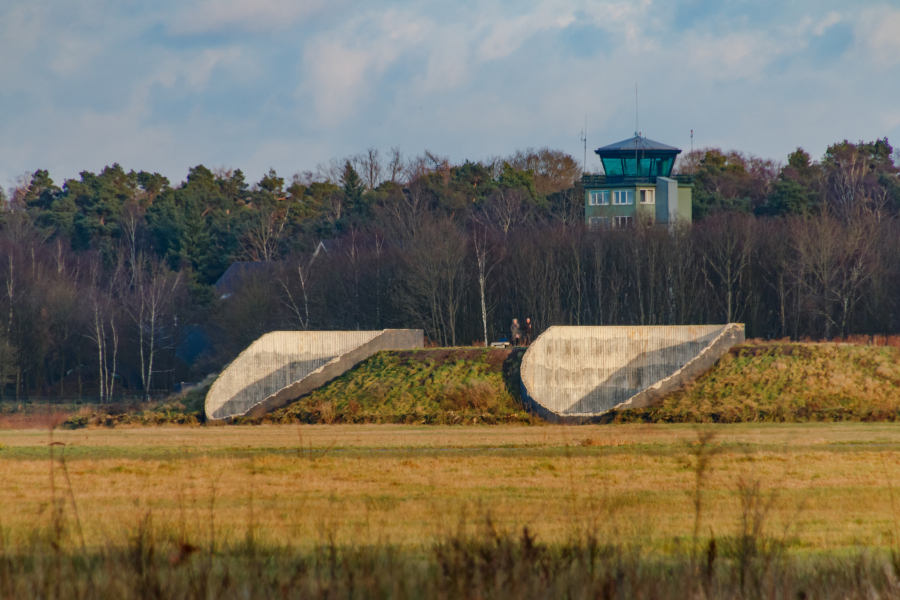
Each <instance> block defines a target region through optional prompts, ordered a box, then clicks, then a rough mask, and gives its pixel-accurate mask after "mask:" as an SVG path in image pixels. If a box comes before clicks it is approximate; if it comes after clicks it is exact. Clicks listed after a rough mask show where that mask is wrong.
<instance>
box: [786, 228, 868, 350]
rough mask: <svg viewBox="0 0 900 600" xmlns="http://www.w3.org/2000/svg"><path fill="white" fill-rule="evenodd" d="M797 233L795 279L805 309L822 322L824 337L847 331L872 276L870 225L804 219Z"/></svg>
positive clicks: (842, 334)
mask: <svg viewBox="0 0 900 600" xmlns="http://www.w3.org/2000/svg"><path fill="white" fill-rule="evenodd" d="M803 225H804V226H800V227H797V228H796V231H795V236H794V244H795V248H796V252H797V255H798V256H797V258H798V260H797V264H796V277H797V281H798V283H799V285H800V287H801V290H802V291H803V292H804V296H805V306H806V310H807V311H809V312H810V313H811V314H812V315H813V316H814V317H818V318H820V319H822V320H823V321H824V324H825V328H824V329H825V331H824V334H825V337H826V338H828V339H830V338H831V337H832V336H833V335H834V334H835V333H837V335H839V336H845V335H847V334H848V333H849V332H850V321H851V318H852V316H853V312H854V310H855V308H856V305H857V303H858V302H859V301H860V300H861V299H862V295H863V292H864V290H865V285H866V283H867V282H868V281H869V279H870V278H871V276H872V272H871V265H872V250H873V248H872V245H873V243H874V241H875V239H876V238H875V236H874V235H873V232H872V231H871V226H870V222H869V221H868V220H866V219H863V218H855V219H853V220H851V221H850V222H849V223H848V224H847V225H846V226H842V225H841V224H840V222H838V221H837V220H835V219H834V218H833V217H830V216H828V215H821V216H819V217H816V218H809V219H806V220H804V222H803Z"/></svg>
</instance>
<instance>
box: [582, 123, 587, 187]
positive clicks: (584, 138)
mask: <svg viewBox="0 0 900 600" xmlns="http://www.w3.org/2000/svg"><path fill="white" fill-rule="evenodd" d="M581 141H582V143H584V158H583V159H582V161H581V172H582V173H587V115H585V116H584V129H582V130H581Z"/></svg>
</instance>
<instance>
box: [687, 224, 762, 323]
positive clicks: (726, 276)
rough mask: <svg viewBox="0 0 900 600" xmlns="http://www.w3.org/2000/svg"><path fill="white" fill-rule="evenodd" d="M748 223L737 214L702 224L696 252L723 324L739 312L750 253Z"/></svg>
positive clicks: (739, 313) (749, 225)
mask: <svg viewBox="0 0 900 600" xmlns="http://www.w3.org/2000/svg"><path fill="white" fill-rule="evenodd" d="M752 224H753V223H752V221H751V219H750V218H748V217H746V216H744V215H739V214H719V215H713V216H711V217H708V218H707V219H705V220H704V222H703V224H702V225H701V226H700V229H699V240H698V241H699V243H698V246H697V248H698V250H699V252H700V255H701V256H702V257H703V265H704V275H705V279H706V283H707V285H708V286H709V289H710V291H711V292H712V295H713V297H714V298H715V300H716V302H717V303H718V305H719V308H720V309H721V310H722V313H723V316H724V317H725V322H726V323H733V322H735V321H736V320H737V319H739V318H740V316H741V314H742V312H743V305H744V304H743V303H744V300H745V299H746V297H745V294H744V286H745V284H746V283H747V281H746V279H747V276H748V272H747V271H748V269H747V267H748V266H749V264H750V257H751V256H752V253H753V240H752V237H751V234H752V229H751V227H752Z"/></svg>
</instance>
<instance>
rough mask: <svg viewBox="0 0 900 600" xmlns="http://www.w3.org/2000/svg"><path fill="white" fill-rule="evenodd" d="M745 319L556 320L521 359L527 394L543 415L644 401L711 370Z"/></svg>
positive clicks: (552, 417) (566, 416)
mask: <svg viewBox="0 0 900 600" xmlns="http://www.w3.org/2000/svg"><path fill="white" fill-rule="evenodd" d="M743 341H744V326H743V325H742V324H736V323H733V324H730V325H696V326H694V325H690V326H660V327H551V328H549V329H548V330H547V331H545V332H544V333H543V334H541V335H540V336H539V337H538V338H537V339H536V340H535V341H534V343H533V344H532V345H531V346H530V347H529V348H528V350H527V351H526V352H525V356H524V357H523V359H522V366H521V376H522V398H523V400H525V402H526V403H527V404H528V405H529V408H531V409H532V410H534V411H535V412H536V413H537V414H538V415H540V416H541V417H542V418H544V419H547V420H549V421H552V422H578V421H583V420H585V419H588V420H589V419H590V418H592V417H599V416H600V415H602V414H603V413H605V412H608V411H610V410H612V409H614V408H615V409H619V410H621V409H626V408H642V407H644V406H648V405H649V404H652V403H653V402H654V401H656V400H658V399H659V398H662V396H664V395H665V394H668V393H670V392H672V391H675V390H676V389H678V388H679V387H681V386H682V385H684V384H686V383H688V382H690V381H692V380H693V379H695V378H697V377H698V376H700V375H702V374H703V373H705V372H706V371H707V370H708V369H709V368H710V367H712V366H713V364H714V363H715V362H716V361H717V360H718V359H719V358H721V357H722V356H723V355H724V354H725V353H726V352H727V351H728V349H729V348H731V347H732V346H734V345H735V344H739V343H741V342H743Z"/></svg>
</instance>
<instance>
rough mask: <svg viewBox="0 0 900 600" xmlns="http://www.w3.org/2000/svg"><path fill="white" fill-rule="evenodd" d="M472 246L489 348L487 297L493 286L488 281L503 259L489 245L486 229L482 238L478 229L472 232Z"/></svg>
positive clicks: (483, 322)
mask: <svg viewBox="0 0 900 600" xmlns="http://www.w3.org/2000/svg"><path fill="white" fill-rule="evenodd" d="M472 245H473V247H474V249H475V265H476V278H477V279H478V296H479V299H480V300H481V324H482V326H483V327H484V345H485V346H489V345H490V337H489V336H488V301H487V296H488V293H489V291H490V288H491V287H492V286H491V285H490V284H489V283H488V281H489V279H490V276H491V273H492V272H493V271H494V268H495V267H496V266H497V265H498V264H499V263H500V260H501V259H500V258H499V257H498V256H497V249H496V247H495V246H492V245H490V244H489V243H488V232H487V229H486V228H482V231H481V235H480V236H479V232H478V228H476V229H475V230H474V231H473V232H472Z"/></svg>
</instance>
